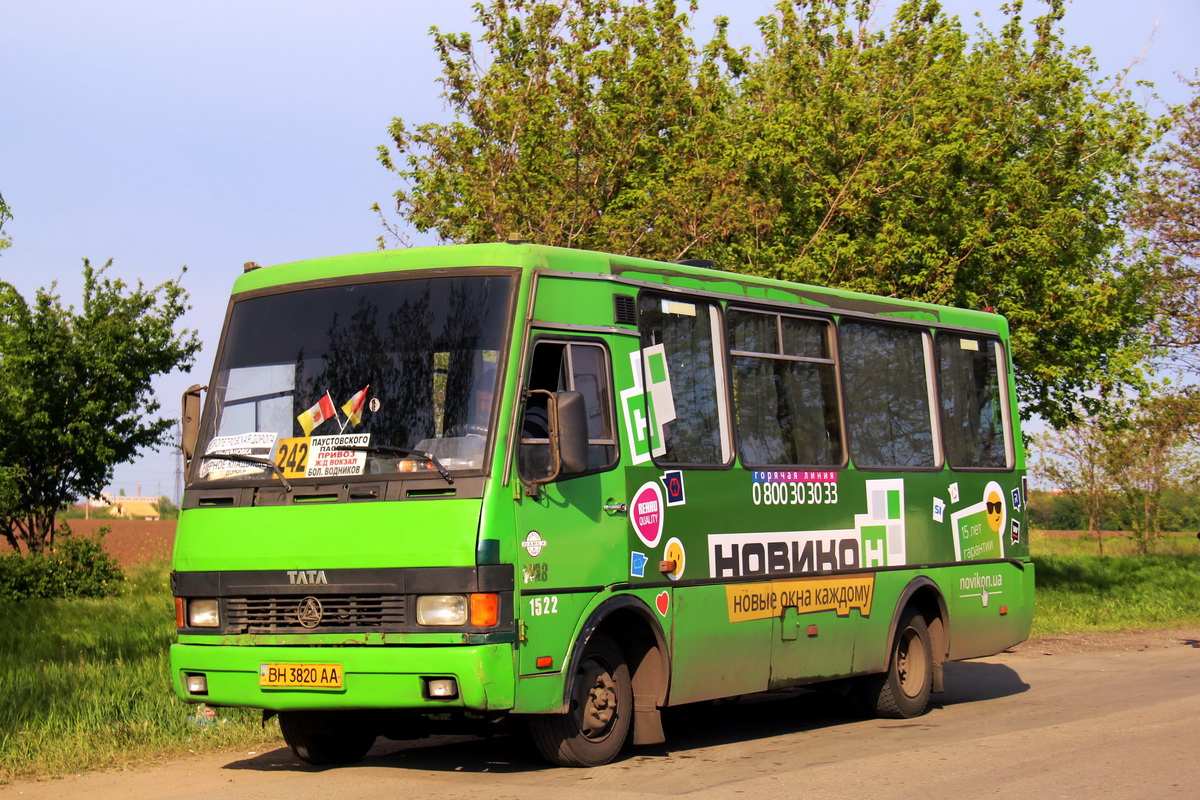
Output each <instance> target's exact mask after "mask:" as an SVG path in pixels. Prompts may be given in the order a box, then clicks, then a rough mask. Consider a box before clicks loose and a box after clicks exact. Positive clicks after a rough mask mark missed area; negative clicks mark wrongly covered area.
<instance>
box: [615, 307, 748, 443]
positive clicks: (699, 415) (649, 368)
mask: <svg viewBox="0 0 1200 800" xmlns="http://www.w3.org/2000/svg"><path fill="white" fill-rule="evenodd" d="M638 312H639V323H638V327H639V328H640V333H641V339H642V342H641V344H642V352H643V353H644V354H646V355H645V361H646V363H645V364H644V370H645V376H644V379H645V382H644V384H643V385H644V386H645V387H646V393H647V404H648V406H649V407H650V408H651V411H652V413H651V416H652V418H653V424H655V425H656V426H658V429H659V430H658V433H659V435H660V436H661V444H660V447H661V449H656V450H655V451H654V455H655V459H654V460H655V463H666V464H704V465H713V466H723V465H726V464H729V463H730V462H731V461H732V460H733V448H732V447H731V443H730V439H731V438H732V437H731V436H730V423H729V407H728V399H727V394H726V389H725V380H726V378H725V372H726V369H725V351H724V348H723V347H722V346H721V319H720V314H719V313H718V310H717V306H716V305H715V304H713V303H710V302H707V301H703V300H700V299H697V298H686V299H677V298H675V297H669V296H664V295H656V294H650V293H648V292H647V293H643V294H642V295H641V297H640V298H639V299H638ZM659 348H661V353H662V355H661V356H659V355H658V352H655V351H658V350H659ZM664 391H665V392H669V395H668V396H669V398H670V403H669V404H667V403H664V404H663V405H664V406H666V411H665V413H664V410H663V408H660V407H659V403H658V400H656V398H660V397H663V394H662V393H663V392H664Z"/></svg>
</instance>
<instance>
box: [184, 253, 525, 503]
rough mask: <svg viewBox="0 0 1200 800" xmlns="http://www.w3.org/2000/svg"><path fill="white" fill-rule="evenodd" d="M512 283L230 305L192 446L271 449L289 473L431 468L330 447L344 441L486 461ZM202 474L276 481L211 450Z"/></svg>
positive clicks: (344, 290) (348, 288) (394, 284)
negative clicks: (206, 409) (204, 417)
mask: <svg viewBox="0 0 1200 800" xmlns="http://www.w3.org/2000/svg"><path fill="white" fill-rule="evenodd" d="M512 286H513V281H512V280H511V279H510V278H508V277H501V276H492V277H487V276H460V277H453V278H449V277H445V278H443V277H438V278H426V279H411V280H400V281H388V282H375V283H368V284H361V283H359V284H341V285H335V286H322V287H317V288H308V289H301V290H298V291H289V292H280V293H276V294H266V295H260V296H258V297H251V298H248V299H246V300H240V301H238V302H236V303H235V304H234V307H233V311H232V314H231V316H230V320H229V327H228V331H227V333H226V336H225V340H224V342H223V343H222V348H221V360H220V363H219V365H218V368H217V372H216V378H215V381H214V384H213V391H212V397H211V402H212V404H213V411H214V413H212V414H211V415H210V416H209V418H208V422H207V424H206V430H205V431H203V432H202V434H201V441H200V452H201V453H204V454H206V455H213V454H219V453H240V454H242V455H252V456H258V457H264V458H271V459H273V460H274V461H276V463H279V464H281V466H282V467H283V469H284V470H285V472H286V475H287V477H288V478H291V479H295V478H305V477H309V478H311V477H321V478H331V477H336V478H343V477H353V476H356V475H366V474H377V475H376V477H379V474H382V475H384V476H386V475H387V474H389V473H397V472H405V471H424V470H428V469H430V468H431V467H430V465H429V463H428V462H426V461H423V460H419V459H418V460H413V459H412V458H410V457H407V456H405V455H403V454H398V453H395V452H392V453H386V452H383V451H373V452H368V453H362V454H361V455H360V454H359V453H354V452H338V453H337V456H336V457H332V456H330V457H325V456H327V455H328V454H329V453H330V452H331V451H333V452H336V451H337V444H338V443H342V444H351V445H356V446H370V447H383V448H387V447H391V448H405V449H415V450H420V451H423V452H431V453H433V455H434V456H436V457H437V458H438V459H439V460H440V461H441V463H442V464H443V465H444V466H445V467H446V468H447V469H449V470H451V471H453V470H479V469H482V468H483V465H484V453H485V442H486V440H487V439H486V437H487V434H488V430H489V428H490V425H491V418H492V413H493V402H492V401H493V397H495V395H496V391H497V380H498V374H497V368H498V361H499V354H500V352H501V349H502V348H503V347H504V346H505V336H504V331H505V328H506V326H507V317H508V309H509V305H510V298H511V292H512ZM347 437H352V438H347ZM308 454H321V457H320V459H318V460H322V459H323V460H322V463H321V464H317V463H316V462H315V461H314V460H313V459H309V458H307V455H308ZM196 478H197V479H199V480H200V481H213V480H228V479H237V480H267V481H270V480H278V478H277V477H276V475H275V474H274V473H273V472H272V471H270V470H266V469H263V468H261V467H257V466H255V465H253V464H246V463H239V462H235V461H226V460H222V459H219V458H215V457H210V458H203V457H202V458H200V459H199V464H198V466H197V468H196Z"/></svg>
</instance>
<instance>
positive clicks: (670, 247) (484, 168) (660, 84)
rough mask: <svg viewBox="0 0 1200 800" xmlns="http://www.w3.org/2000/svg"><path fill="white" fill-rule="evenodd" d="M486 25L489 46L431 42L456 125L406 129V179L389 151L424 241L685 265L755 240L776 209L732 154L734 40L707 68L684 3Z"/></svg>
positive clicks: (407, 209)
mask: <svg viewBox="0 0 1200 800" xmlns="http://www.w3.org/2000/svg"><path fill="white" fill-rule="evenodd" d="M476 10H477V20H478V22H479V23H480V25H481V26H482V28H483V33H482V35H481V37H480V41H479V42H478V43H477V42H475V41H474V40H473V39H472V38H471V36H470V35H469V34H443V33H441V32H440V31H438V30H437V29H436V28H435V29H434V30H433V38H434V49H435V50H436V52H437V54H438V57H439V59H440V60H441V62H442V70H443V78H442V84H443V87H444V90H445V92H444V97H445V98H446V100H447V102H448V103H449V104H450V106H451V108H452V109H454V111H455V114H456V116H457V119H456V120H455V121H454V122H451V123H449V124H436V123H433V124H424V125H419V126H417V127H416V128H415V129H413V128H410V127H409V125H408V124H407V123H405V122H404V121H403V120H402V119H399V118H397V119H395V120H393V122H392V125H391V128H390V130H389V133H390V135H391V138H392V142H393V144H394V146H395V148H396V151H397V152H398V153H399V154H402V155H403V156H404V161H403V162H399V163H400V164H401V166H398V165H397V162H396V161H394V160H393V156H392V153H391V151H390V150H389V149H388V148H386V147H381V148H380V149H379V152H380V160H381V161H382V163H383V164H384V166H385V167H387V168H388V169H390V170H393V171H395V172H396V173H397V174H398V175H399V176H400V177H401V178H402V179H403V180H404V182H405V184H406V187H405V188H402V189H400V190H399V191H398V192H397V193H396V203H397V207H398V208H399V209H400V211H401V214H402V216H403V217H404V219H405V220H406V221H408V222H409V223H411V224H412V225H413V226H415V227H416V229H417V230H419V231H422V232H424V231H428V230H435V231H437V233H438V235H439V236H440V237H441V238H442V239H443V240H446V241H457V242H475V241H497V240H502V239H505V238H507V237H509V236H511V235H527V236H529V237H530V238H532V239H534V240H536V241H538V242H542V243H552V244H560V245H563V246H568V247H582V248H605V249H608V250H611V251H614V252H618V253H655V254H663V255H667V256H668V257H682V256H683V255H686V254H687V253H688V252H689V251H691V250H692V249H694V248H695V247H697V246H699V245H702V244H705V243H708V242H711V241H712V240H713V239H714V238H715V237H718V236H721V235H725V233H726V232H727V231H728V230H730V229H737V230H751V231H752V230H754V229H755V227H756V220H757V219H758V218H759V217H760V216H761V215H762V214H763V211H764V210H763V209H762V208H760V206H759V204H758V203H757V202H756V201H755V199H754V198H752V197H750V196H748V195H747V194H746V192H745V185H744V180H743V176H742V172H743V165H742V163H741V162H740V160H739V159H738V158H737V157H736V153H735V152H732V151H731V152H727V151H725V149H724V145H725V144H726V139H725V137H726V135H727V134H728V132H729V131H728V119H729V117H728V114H727V111H728V106H729V105H730V103H732V102H733V101H734V99H735V96H734V94H733V85H732V83H731V81H730V75H729V70H730V69H733V68H736V66H737V63H738V62H736V60H735V63H734V65H733V66H732V67H731V66H729V65H728V64H727V62H726V60H724V58H723V56H724V55H726V54H727V50H728V48H726V47H725V45H724V39H723V36H724V27H723V26H721V27H720V29H719V30H718V35H717V38H716V40H714V43H713V44H712V45H711V46H710V47H709V48H707V49H706V50H705V52H703V53H698V52H697V50H696V48H695V45H694V43H693V41H692V40H691V38H690V37H689V36H688V34H687V30H688V24H689V18H688V15H686V14H677V13H676V9H675V3H674V2H673V0H637V2H634V3H631V4H628V5H626V4H623V3H622V2H621V1H620V0H568V2H565V3H563V4H561V5H556V4H551V3H546V2H543V1H542V0H494V2H492V3H490V4H489V5H488V7H486V8H485V7H484V6H482V5H477V6H476ZM692 10H693V11H694V8H693V9H692ZM481 50H482V51H483V52H480V51H481ZM482 64H486V65H487V66H486V68H485V67H483V66H481V65H482Z"/></svg>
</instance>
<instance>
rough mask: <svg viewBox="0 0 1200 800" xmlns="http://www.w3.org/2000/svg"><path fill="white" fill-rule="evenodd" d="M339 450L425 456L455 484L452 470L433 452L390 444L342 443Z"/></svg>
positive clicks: (447, 479) (444, 476) (449, 481)
mask: <svg viewBox="0 0 1200 800" xmlns="http://www.w3.org/2000/svg"><path fill="white" fill-rule="evenodd" d="M338 450H357V451H360V452H363V453H393V454H395V455H401V456H416V457H417V458H423V459H425V460H426V461H428V462H429V463H430V464H433V466H434V467H435V468H436V469H437V471H438V474H439V475H441V476H442V477H443V478H445V479H446V483H449V484H453V483H454V478H453V477H451V475H450V470H448V469H446V468H445V467H443V466H442V462H440V461H438V460H437V456H435V455H434V454H433V453H426V452H425V451H423V450H409V449H408V448H406V447H392V446H391V445H388V444H348V445H341V446H339V447H338Z"/></svg>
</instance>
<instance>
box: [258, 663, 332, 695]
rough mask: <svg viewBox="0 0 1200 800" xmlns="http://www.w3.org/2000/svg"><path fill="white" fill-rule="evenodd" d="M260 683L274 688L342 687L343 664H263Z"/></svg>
mask: <svg viewBox="0 0 1200 800" xmlns="http://www.w3.org/2000/svg"><path fill="white" fill-rule="evenodd" d="M258 685H259V686H262V687H266V688H272V689H341V688H342V665H341V664H261V665H259V668H258Z"/></svg>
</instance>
